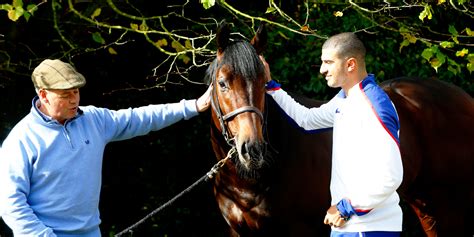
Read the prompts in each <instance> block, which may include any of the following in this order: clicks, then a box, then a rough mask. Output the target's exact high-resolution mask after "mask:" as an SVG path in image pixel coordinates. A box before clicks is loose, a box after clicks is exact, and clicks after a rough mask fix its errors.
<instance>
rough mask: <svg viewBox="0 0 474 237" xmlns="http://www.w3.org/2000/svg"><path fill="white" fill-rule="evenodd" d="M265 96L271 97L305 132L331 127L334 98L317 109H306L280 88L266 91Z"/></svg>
mask: <svg viewBox="0 0 474 237" xmlns="http://www.w3.org/2000/svg"><path fill="white" fill-rule="evenodd" d="M267 94H269V95H270V96H272V98H273V99H274V100H275V102H276V103H277V104H278V105H279V106H280V108H281V109H283V111H285V113H286V114H287V115H288V116H289V117H290V118H291V119H292V120H294V121H295V123H296V124H298V126H300V127H301V128H303V129H305V130H316V129H324V128H330V127H332V126H333V123H334V114H335V110H336V106H335V99H336V97H334V98H333V99H332V100H330V101H329V102H328V103H326V104H323V105H321V106H320V107H318V108H307V107H305V106H303V105H301V104H300V103H298V102H297V101H295V100H294V99H293V98H292V97H291V96H290V95H288V93H286V91H284V90H283V89H281V88H278V89H276V90H275V89H273V90H267Z"/></svg>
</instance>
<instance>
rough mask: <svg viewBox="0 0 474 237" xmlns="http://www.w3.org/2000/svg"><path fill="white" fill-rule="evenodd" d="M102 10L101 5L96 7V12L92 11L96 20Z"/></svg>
mask: <svg viewBox="0 0 474 237" xmlns="http://www.w3.org/2000/svg"><path fill="white" fill-rule="evenodd" d="M101 12H102V9H101V8H100V7H98V8H96V9H95V11H94V13H92V15H91V18H92V20H94V19H95V18H96V17H98V16H99V15H100V13H101Z"/></svg>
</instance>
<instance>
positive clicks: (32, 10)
mask: <svg viewBox="0 0 474 237" xmlns="http://www.w3.org/2000/svg"><path fill="white" fill-rule="evenodd" d="M26 10H27V11H28V12H29V13H30V14H31V15H33V13H35V11H36V10H38V6H36V4H28V6H26Z"/></svg>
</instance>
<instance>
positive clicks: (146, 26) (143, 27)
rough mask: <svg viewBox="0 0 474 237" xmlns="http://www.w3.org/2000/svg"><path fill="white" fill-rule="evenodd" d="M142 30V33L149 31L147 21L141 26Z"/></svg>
mask: <svg viewBox="0 0 474 237" xmlns="http://www.w3.org/2000/svg"><path fill="white" fill-rule="evenodd" d="M140 30H141V31H147V30H148V25H147V24H146V22H145V21H143V22H142V23H141V24H140Z"/></svg>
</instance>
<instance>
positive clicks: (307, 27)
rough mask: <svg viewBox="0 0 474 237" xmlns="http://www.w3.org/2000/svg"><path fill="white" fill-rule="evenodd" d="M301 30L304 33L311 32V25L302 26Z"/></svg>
mask: <svg viewBox="0 0 474 237" xmlns="http://www.w3.org/2000/svg"><path fill="white" fill-rule="evenodd" d="M300 30H301V31H303V32H309V31H311V30H310V29H309V25H304V26H302V27H301V29H300Z"/></svg>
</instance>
